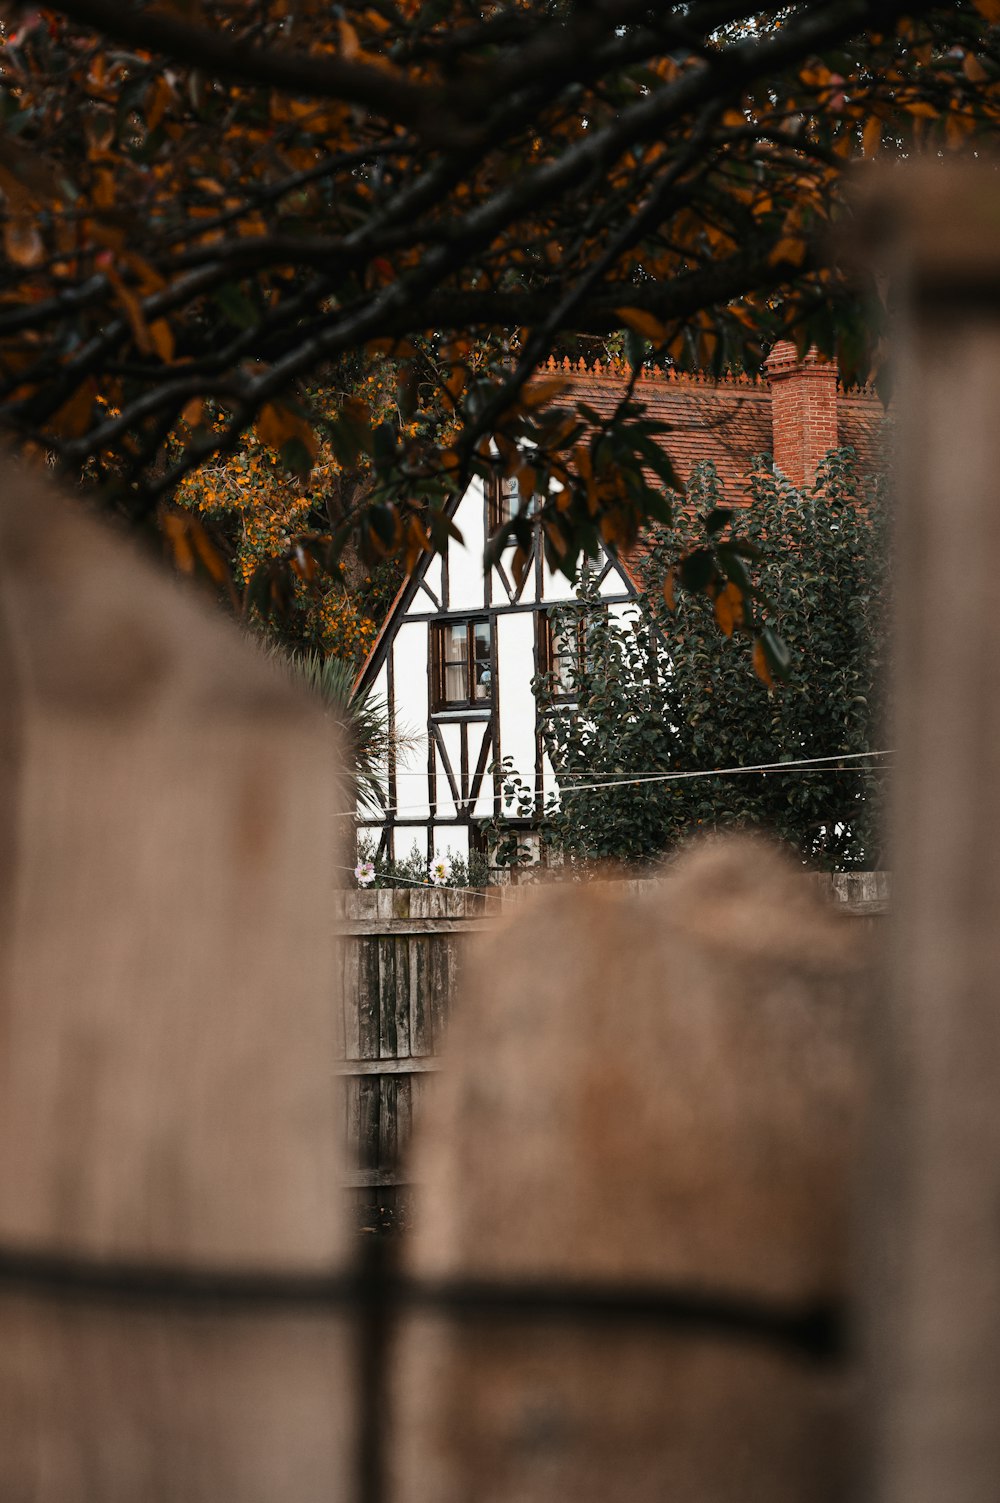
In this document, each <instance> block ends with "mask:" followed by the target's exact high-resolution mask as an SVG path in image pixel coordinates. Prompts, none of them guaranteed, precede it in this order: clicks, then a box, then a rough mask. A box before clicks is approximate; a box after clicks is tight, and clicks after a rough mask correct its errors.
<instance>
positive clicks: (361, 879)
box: [354, 861, 375, 887]
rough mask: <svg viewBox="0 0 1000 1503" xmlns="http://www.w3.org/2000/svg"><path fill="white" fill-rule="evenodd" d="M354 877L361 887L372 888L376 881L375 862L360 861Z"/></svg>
mask: <svg viewBox="0 0 1000 1503" xmlns="http://www.w3.org/2000/svg"><path fill="white" fill-rule="evenodd" d="M354 876H355V879H356V881H357V884H358V886H359V887H371V885H372V883H373V882H374V881H375V863H374V861H359V862H358V864H357V866H356V867H355V868H354Z"/></svg>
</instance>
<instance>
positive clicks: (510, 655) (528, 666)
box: [496, 611, 535, 784]
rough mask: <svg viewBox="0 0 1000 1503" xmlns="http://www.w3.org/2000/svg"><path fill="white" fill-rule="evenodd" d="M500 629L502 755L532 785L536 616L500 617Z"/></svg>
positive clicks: (499, 672)
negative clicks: (511, 758)
mask: <svg viewBox="0 0 1000 1503" xmlns="http://www.w3.org/2000/svg"><path fill="white" fill-rule="evenodd" d="M496 625H497V676H498V678H499V681H500V682H499V691H500V693H499V701H500V702H499V707H498V714H499V722H500V753H501V756H503V757H508V756H509V757H513V759H514V767H515V769H516V770H517V771H518V772H519V773H520V775H521V777H522V778H523V779H524V781H525V782H527V783H529V784H530V783H531V782H532V780H533V778H534V775H535V696H534V695H533V694H532V692H531V679H532V675H533V673H534V643H535V616H534V612H533V611H524V612H519V613H516V614H512V615H509V616H498V617H497V623H496Z"/></svg>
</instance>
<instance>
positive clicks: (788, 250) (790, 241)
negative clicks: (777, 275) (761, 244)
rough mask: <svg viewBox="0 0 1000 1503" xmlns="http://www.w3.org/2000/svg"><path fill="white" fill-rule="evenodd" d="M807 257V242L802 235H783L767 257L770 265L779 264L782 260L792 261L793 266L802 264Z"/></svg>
mask: <svg viewBox="0 0 1000 1503" xmlns="http://www.w3.org/2000/svg"><path fill="white" fill-rule="evenodd" d="M805 258H806V243H805V241H804V240H803V239H802V237H801V235H782V237H781V239H780V240H779V241H778V242H777V244H776V245H775V246H774V249H773V250H772V251H771V254H770V255H769V256H768V258H767V262H768V265H769V266H777V265H778V263H779V262H780V261H790V262H791V263H792V265H793V266H801V265H802V263H803V261H804V260H805Z"/></svg>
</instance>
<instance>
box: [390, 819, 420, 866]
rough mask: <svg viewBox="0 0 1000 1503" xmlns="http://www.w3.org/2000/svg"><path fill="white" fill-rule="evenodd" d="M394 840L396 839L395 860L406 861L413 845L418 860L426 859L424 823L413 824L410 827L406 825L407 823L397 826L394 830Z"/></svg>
mask: <svg viewBox="0 0 1000 1503" xmlns="http://www.w3.org/2000/svg"><path fill="white" fill-rule="evenodd" d="M395 840H396V860H397V861H407V860H408V859H409V857H410V853H411V851H412V849H413V846H414V845H415V846H416V847H417V857H418V859H419V860H420V861H423V862H426V860H427V826H426V825H415V826H413V827H412V828H411V827H410V826H408V825H403V826H397V828H396V832H395Z"/></svg>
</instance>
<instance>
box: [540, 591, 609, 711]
mask: <svg viewBox="0 0 1000 1503" xmlns="http://www.w3.org/2000/svg"><path fill="white" fill-rule="evenodd" d="M599 610H600V614H601V616H602V617H604V618H605V619H607V614H608V611H607V606H605V605H602V606H600V607H599ZM570 614H572V615H574V616H575V617H576V619H575V621H574V622H573V635H574V637H575V642H576V662H575V676H576V680H577V681H576V683H575V684H573V685H572V686H571V687H567V688H565V689H562V688H560V687H558V685H557V683H556V682H555V677H554V676H555V663H556V658H557V657H558V656H565V654H557V653H556V651H555V642H554V639H553V631H554V628H555V625H556V619H555V618H556V617H557V616H562V617H563V618H564V620H565V618H566V617H567V616H568V615H570ZM593 616H594V612H593V610H588V609H587V608H586V607H584V606H573V605H559V606H555V607H553V606H549V607H548V608H546V609H543V610H541V611H539V612H538V617H539V625H538V673H539V676H540V677H542V678H545V679H547V680H548V690H547V694H548V698H549V699H551V700H553V701H559V702H561V703H564V704H565V703H566V702H569V703H574V702H575V701H576V699H577V697H578V694H579V680H580V675H581V674H583V673H586V672H587V657H588V653H587V637H588V628H589V626H590V624H591V622H592V619H593Z"/></svg>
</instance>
